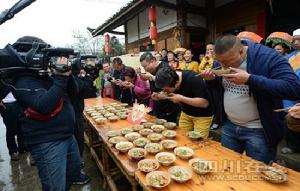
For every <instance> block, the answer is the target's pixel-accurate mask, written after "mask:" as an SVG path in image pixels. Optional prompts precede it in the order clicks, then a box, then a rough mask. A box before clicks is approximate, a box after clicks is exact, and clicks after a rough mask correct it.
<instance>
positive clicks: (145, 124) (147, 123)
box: [143, 122, 155, 128]
mask: <svg viewBox="0 0 300 191" xmlns="http://www.w3.org/2000/svg"><path fill="white" fill-rule="evenodd" d="M143 125H144V128H151V126H152V125H155V123H151V122H145V123H143Z"/></svg>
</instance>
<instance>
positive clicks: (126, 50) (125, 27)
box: [124, 22, 128, 54]
mask: <svg viewBox="0 0 300 191" xmlns="http://www.w3.org/2000/svg"><path fill="white" fill-rule="evenodd" d="M127 23H128V22H126V23H125V24H124V31H125V53H126V54H128V28H127Z"/></svg>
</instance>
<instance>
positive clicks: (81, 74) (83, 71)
mask: <svg viewBox="0 0 300 191" xmlns="http://www.w3.org/2000/svg"><path fill="white" fill-rule="evenodd" d="M78 76H79V77H84V76H86V71H85V70H83V69H81V70H80V72H79V74H78Z"/></svg>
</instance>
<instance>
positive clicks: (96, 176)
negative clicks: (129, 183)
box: [0, 117, 103, 191]
mask: <svg viewBox="0 0 300 191" xmlns="http://www.w3.org/2000/svg"><path fill="white" fill-rule="evenodd" d="M5 129H6V128H5V126H4V124H3V122H2V118H1V117H0V190H1V191H39V190H41V185H40V181H39V177H38V174H37V169H36V167H34V166H33V167H32V166H30V165H29V159H28V154H23V155H21V159H20V160H19V161H16V162H15V161H13V162H12V161H10V157H9V154H8V150H7V147H6V141H5V132H6V131H5ZM84 161H85V164H86V165H85V168H84V169H85V171H86V172H87V174H88V175H90V176H91V178H92V180H91V182H90V183H89V184H87V185H85V186H73V187H72V189H71V191H98V190H99V191H100V190H102V189H101V186H102V183H103V181H102V177H101V174H100V173H99V172H98V170H97V166H96V164H95V162H94V161H93V160H92V159H91V157H90V155H89V153H88V152H85V153H84Z"/></svg>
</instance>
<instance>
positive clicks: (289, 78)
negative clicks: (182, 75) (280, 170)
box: [201, 35, 300, 163]
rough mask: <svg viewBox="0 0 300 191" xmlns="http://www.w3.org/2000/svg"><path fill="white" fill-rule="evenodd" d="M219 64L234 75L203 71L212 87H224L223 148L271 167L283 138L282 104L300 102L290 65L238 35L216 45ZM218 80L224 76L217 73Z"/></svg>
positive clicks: (272, 51)
mask: <svg viewBox="0 0 300 191" xmlns="http://www.w3.org/2000/svg"><path fill="white" fill-rule="evenodd" d="M215 53H216V59H217V60H218V62H219V63H220V64H221V65H222V67H224V68H228V69H229V70H230V73H229V74H222V75H220V76H216V75H215V74H214V73H213V71H203V72H202V73H201V75H202V77H203V78H205V79H206V80H207V84H208V85H209V87H210V88H212V89H213V88H217V87H218V86H222V89H221V90H222V92H223V93H222V94H221V95H223V96H222V97H221V99H222V101H223V104H222V105H223V108H220V111H218V112H217V113H216V115H221V116H222V118H223V125H222V138H221V142H222V145H223V146H225V147H227V148H230V149H232V150H234V151H236V152H239V153H243V152H244V151H246V154H247V155H248V156H250V157H252V158H254V159H256V160H259V161H263V162H265V163H269V162H271V161H272V160H274V158H275V156H276V147H277V145H278V143H279V142H280V141H281V140H282V138H283V135H284V128H285V127H284V126H285V124H284V114H283V113H278V112H274V109H279V108H282V107H283V106H282V101H281V100H282V99H290V100H295V99H299V98H300V81H299V79H298V77H297V75H295V74H294V72H293V71H292V69H291V67H290V64H289V63H288V62H287V60H286V59H285V58H284V57H282V56H281V55H279V54H277V53H276V52H275V51H274V50H272V49H269V48H267V47H265V46H263V45H260V44H256V43H253V42H250V41H240V40H239V39H238V38H237V37H236V36H233V35H225V36H221V37H219V38H218V39H217V40H216V44H215ZM218 75H219V74H218Z"/></svg>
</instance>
